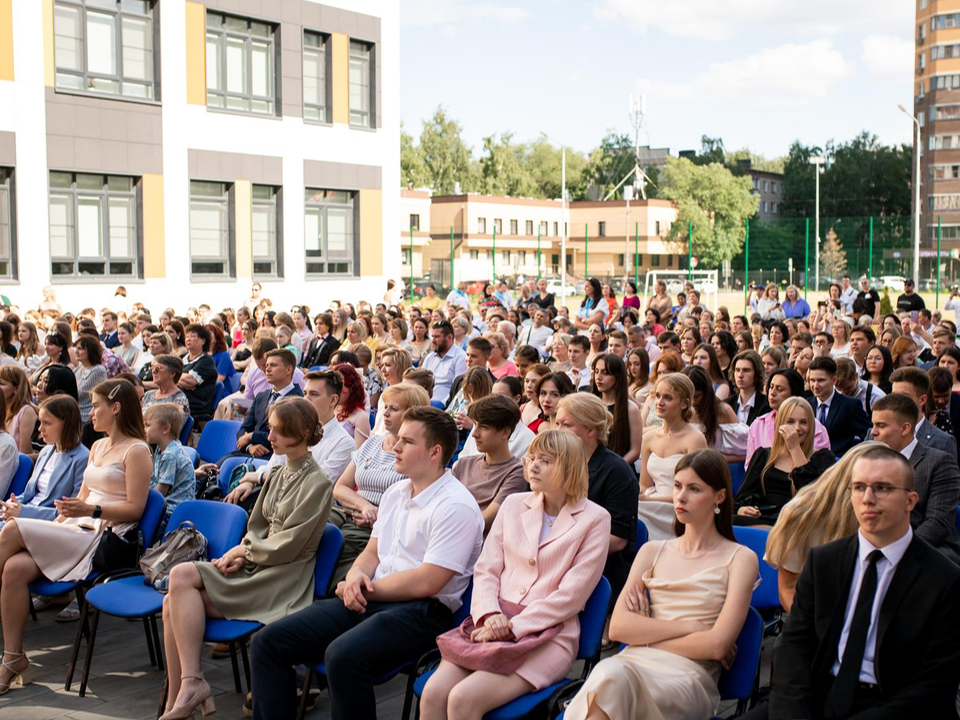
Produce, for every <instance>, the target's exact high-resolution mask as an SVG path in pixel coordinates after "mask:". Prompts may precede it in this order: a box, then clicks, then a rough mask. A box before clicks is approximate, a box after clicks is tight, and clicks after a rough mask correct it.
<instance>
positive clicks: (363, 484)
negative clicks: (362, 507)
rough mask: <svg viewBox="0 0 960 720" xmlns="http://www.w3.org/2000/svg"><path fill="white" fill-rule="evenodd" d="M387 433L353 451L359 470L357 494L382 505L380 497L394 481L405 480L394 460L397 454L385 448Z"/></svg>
mask: <svg viewBox="0 0 960 720" xmlns="http://www.w3.org/2000/svg"><path fill="white" fill-rule="evenodd" d="M386 438H387V436H386V435H375V436H373V437H371V438H370V439H369V440H367V441H366V442H365V443H364V444H363V445H361V446H360V447H359V448H358V449H357V450H355V451H354V453H353V462H354V464H355V465H356V468H357V471H356V475H355V479H356V482H357V494H358V495H359V496H360V497H362V498H363V499H364V500H366V501H367V502H369V503H372V504H374V505H377V506H378V507H379V505H380V497H381V496H382V495H383V493H385V492H386V491H387V488H389V487H390V486H391V485H393V484H394V483H396V482H398V481H400V480H403V475H401V474H400V473H398V472H397V470H396V467H395V465H394V462H395V460H396V456H395V455H394V454H393V453H392V452H387V451H386V450H384V449H383V441H384V440H386Z"/></svg>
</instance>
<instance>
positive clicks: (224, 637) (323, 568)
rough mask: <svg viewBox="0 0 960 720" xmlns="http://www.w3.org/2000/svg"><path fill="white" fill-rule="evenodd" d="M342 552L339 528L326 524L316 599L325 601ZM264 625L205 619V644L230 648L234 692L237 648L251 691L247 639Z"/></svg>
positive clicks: (315, 578) (316, 569) (317, 567)
mask: <svg viewBox="0 0 960 720" xmlns="http://www.w3.org/2000/svg"><path fill="white" fill-rule="evenodd" d="M341 550H343V534H342V533H341V532H340V528H338V527H337V526H336V525H334V524H332V523H327V525H326V527H325V528H324V529H323V533H322V534H321V536H320V545H319V547H318V548H317V557H316V565H315V566H314V570H313V593H314V595H315V596H316V597H325V596H326V594H327V588H328V587H329V586H330V580H331V579H332V578H333V571H334V570H336V567H337V563H338V562H339V560H340V552H341ZM262 627H263V625H262V624H261V623H258V622H252V621H249V620H218V619H208V620H207V623H206V626H205V627H204V630H203V641H204V642H216V643H226V644H227V645H228V647H229V648H230V661H231V663H232V664H233V682H234V684H235V686H236V688H237V692H238V693H239V692H243V687H242V686H241V684H240V671H239V668H238V666H237V646H238V645H239V647H240V654H241V656H242V658H243V672H244V675H245V677H246V680H247V688H248V689H249V688H250V660H249V658H248V657H247V643H246V641H247V639H248V638H249V637H250V636H251V635H253V634H254V633H255V632H257V631H258V630H259V629H260V628H262Z"/></svg>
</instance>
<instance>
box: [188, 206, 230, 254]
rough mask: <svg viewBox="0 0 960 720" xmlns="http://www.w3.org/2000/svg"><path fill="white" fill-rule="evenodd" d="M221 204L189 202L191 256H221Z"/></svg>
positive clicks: (222, 226) (222, 225)
mask: <svg viewBox="0 0 960 720" xmlns="http://www.w3.org/2000/svg"><path fill="white" fill-rule="evenodd" d="M223 215H224V213H223V204H222V203H208V202H197V201H194V202H192V203H190V254H191V256H193V257H214V258H217V257H222V256H223V255H224V252H223V250H224V248H223V230H224V223H223Z"/></svg>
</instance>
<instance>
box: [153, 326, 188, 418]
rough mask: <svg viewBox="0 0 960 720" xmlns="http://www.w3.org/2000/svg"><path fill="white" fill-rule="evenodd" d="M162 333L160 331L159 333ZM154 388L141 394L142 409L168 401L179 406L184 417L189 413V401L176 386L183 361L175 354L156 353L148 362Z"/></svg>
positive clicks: (180, 374)
mask: <svg viewBox="0 0 960 720" xmlns="http://www.w3.org/2000/svg"><path fill="white" fill-rule="evenodd" d="M161 335H162V333H161ZM150 368H151V377H152V378H153V380H152V382H153V384H154V386H155V387H156V389H155V390H147V391H146V392H145V393H144V394H143V402H142V405H143V411H144V412H146V411H147V410H148V409H150V408H151V407H153V406H154V405H160V404H162V403H169V404H172V405H176V406H177V407H178V408H180V411H181V412H182V413H183V415H184V417H186V416H188V415H189V414H190V401H189V400H187V396H186V395H185V394H184V392H183V390H181V389H180V388H179V387H177V383H178V382H179V381H180V377H181V376H182V375H183V361H182V360H181V359H180V358H178V357H177V356H176V355H157V356H156V357H155V358H153V360H152V361H151V363H150Z"/></svg>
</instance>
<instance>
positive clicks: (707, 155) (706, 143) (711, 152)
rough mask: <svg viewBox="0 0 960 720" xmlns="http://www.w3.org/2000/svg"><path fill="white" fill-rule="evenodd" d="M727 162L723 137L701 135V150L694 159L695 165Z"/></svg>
mask: <svg viewBox="0 0 960 720" xmlns="http://www.w3.org/2000/svg"><path fill="white" fill-rule="evenodd" d="M726 162H727V153H726V151H725V150H724V149H723V139H722V138H712V137H709V136H708V135H701V136H700V152H699V153H697V156H696V158H695V159H694V161H693V163H694V165H710V164H711V163H717V164H718V165H724V164H726Z"/></svg>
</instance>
